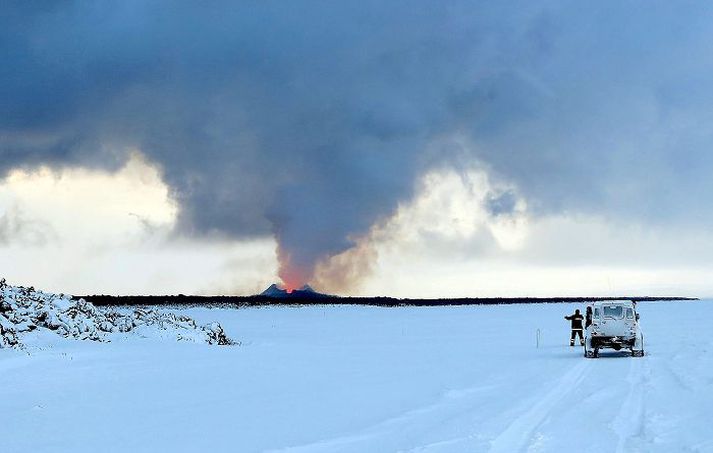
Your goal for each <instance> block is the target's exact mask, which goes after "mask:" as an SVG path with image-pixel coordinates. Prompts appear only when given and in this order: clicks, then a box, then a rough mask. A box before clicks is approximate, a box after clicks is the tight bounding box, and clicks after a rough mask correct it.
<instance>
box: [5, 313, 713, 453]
mask: <svg viewBox="0 0 713 453" xmlns="http://www.w3.org/2000/svg"><path fill="white" fill-rule="evenodd" d="M574 308H576V306H575V305H573V304H542V305H512V306H483V307H446V308H375V307H310V308H249V309H240V310H233V309H207V308H194V309H186V310H179V311H178V313H180V314H185V315H188V316H190V317H192V318H194V319H196V320H197V321H198V322H200V323H207V322H211V321H218V322H220V324H221V325H222V326H223V328H224V329H225V332H226V334H227V335H228V336H229V337H231V338H233V339H235V340H239V341H241V342H242V344H241V345H240V346H215V345H206V344H197V343H189V342H176V341H175V339H166V338H140V337H139V336H138V335H130V336H124V337H117V338H112V341H111V342H110V343H99V342H92V341H81V340H75V339H70V338H63V337H61V336H58V335H45V336H43V337H42V341H41V342H35V343H33V344H34V345H33V346H31V347H28V349H27V350H26V351H21V350H16V349H0V402H1V403H0V408H1V410H0V452H3V453H13V452H27V451H32V452H33V453H38V452H65V451H67V452H69V451H72V452H97V451H102V452H114V451H117V452H118V451H122V452H124V451H134V452H144V451H145V452H158V451H171V452H195V451H216V452H218V451H219V452H259V451H282V452H290V453H296V452H342V451H343V452H360V453H364V452H396V451H405V452H408V451H411V452H464V451H468V452H488V451H490V452H519V451H528V452H545V451H547V452H560V451H569V450H570V449H574V450H576V451H588V452H597V453H601V452H629V451H631V452H634V451H641V452H684V451H691V452H695V451H699V452H713V430H711V428H710V420H711V418H712V417H713V344H712V343H713V339H711V336H710V335H709V334H708V329H707V326H708V324H709V323H710V319H711V316H713V302H711V301H701V302H653V303H640V304H639V307H638V308H639V312H640V313H641V322H642V327H643V329H644V333H645V336H646V337H645V338H646V350H647V351H646V352H647V356H646V357H644V358H638V359H637V358H630V357H623V356H620V355H619V354H617V353H613V352H612V353H605V354H603V356H602V357H601V358H599V359H584V358H583V357H582V355H581V354H582V351H581V349H580V348H578V347H576V348H570V347H569V346H567V342H568V334H569V332H568V325H567V322H566V321H564V319H562V317H563V316H564V315H565V314H569V313H571V312H572V311H573V310H574ZM579 308H583V307H582V306H579ZM172 311H176V310H172ZM537 329H540V332H541V341H540V347H539V348H537V347H536V332H537Z"/></svg>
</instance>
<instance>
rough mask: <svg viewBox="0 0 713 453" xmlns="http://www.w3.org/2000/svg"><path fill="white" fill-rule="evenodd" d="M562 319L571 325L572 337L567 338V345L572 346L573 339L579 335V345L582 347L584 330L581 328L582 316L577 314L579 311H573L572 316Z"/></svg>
mask: <svg viewBox="0 0 713 453" xmlns="http://www.w3.org/2000/svg"><path fill="white" fill-rule="evenodd" d="M564 319H566V320H567V321H570V322H571V323H572V335H571V336H570V338H569V345H570V346H574V337H575V336H576V335H579V344H580V345H582V346H584V334H583V330H584V329H583V328H582V320H583V319H584V316H582V315H581V314H580V313H579V309H577V310H574V314H573V315H569V316H565V317H564Z"/></svg>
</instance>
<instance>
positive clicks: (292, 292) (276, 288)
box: [260, 283, 325, 298]
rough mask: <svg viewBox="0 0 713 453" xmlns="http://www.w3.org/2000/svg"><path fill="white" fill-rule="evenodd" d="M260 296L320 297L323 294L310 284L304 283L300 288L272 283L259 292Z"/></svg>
mask: <svg viewBox="0 0 713 453" xmlns="http://www.w3.org/2000/svg"><path fill="white" fill-rule="evenodd" d="M260 295H261V296H267V297H276V298H282V297H321V296H325V294H321V293H318V292H317V291H315V290H314V289H313V288H312V287H311V286H309V285H307V284H305V285H303V286H302V287H301V288H296V289H295V288H289V287H283V286H282V285H278V284H277V283H273V284H272V285H270V286H269V287H268V288H267V289H266V290H265V291H263V292H261V293H260Z"/></svg>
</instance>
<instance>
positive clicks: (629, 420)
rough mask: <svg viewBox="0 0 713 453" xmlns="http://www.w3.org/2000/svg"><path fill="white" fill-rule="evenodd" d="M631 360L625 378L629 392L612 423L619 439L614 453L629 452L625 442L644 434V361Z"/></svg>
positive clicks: (642, 359)
mask: <svg viewBox="0 0 713 453" xmlns="http://www.w3.org/2000/svg"><path fill="white" fill-rule="evenodd" d="M631 360H632V361H631V366H630V367H629V374H628V376H627V378H626V381H627V382H628V384H629V391H628V393H627V395H626V399H625V400H624V402H623V403H622V405H621V407H620V408H619V413H618V414H617V415H616V417H615V418H614V422H613V429H614V432H615V433H616V434H617V436H618V438H619V440H618V441H617V445H616V453H624V452H626V451H629V450H627V449H626V443H627V441H628V440H630V439H632V438H634V437H637V436H641V435H643V433H644V380H645V375H644V365H645V363H646V359H645V358H639V359H634V358H632V359H631Z"/></svg>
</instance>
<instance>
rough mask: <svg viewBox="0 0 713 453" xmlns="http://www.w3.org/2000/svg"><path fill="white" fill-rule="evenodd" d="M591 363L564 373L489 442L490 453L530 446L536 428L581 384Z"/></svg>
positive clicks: (510, 452)
mask: <svg viewBox="0 0 713 453" xmlns="http://www.w3.org/2000/svg"><path fill="white" fill-rule="evenodd" d="M591 363H592V362H591V361H589V360H583V361H582V362H580V363H579V364H577V366H575V367H574V368H572V369H571V370H569V371H568V372H567V373H565V375H564V376H562V377H561V378H560V380H559V381H558V382H557V384H556V385H555V386H554V387H553V388H552V389H551V390H550V391H548V392H547V393H545V395H544V396H543V397H542V398H540V399H539V400H538V401H537V402H535V404H533V405H532V406H531V407H530V409H529V410H528V411H527V412H525V413H524V414H522V415H521V416H519V417H517V418H516V419H515V420H514V421H513V422H512V423H510V424H509V425H508V427H507V428H506V429H505V430H504V431H503V432H502V433H500V435H499V436H498V437H496V438H495V439H493V440H492V441H491V443H490V450H489V451H490V453H512V452H515V451H522V450H524V449H525V448H526V447H527V446H528V445H529V444H530V441H531V439H532V437H533V435H534V433H535V431H536V430H537V428H538V427H539V426H540V425H541V424H542V422H543V421H544V420H545V418H546V417H547V416H548V415H549V413H550V412H551V411H552V409H553V408H554V407H555V406H556V405H557V403H559V402H560V401H562V400H563V399H564V398H565V397H566V396H567V395H569V394H570V393H571V392H572V391H574V389H575V388H577V386H578V385H579V384H580V383H581V382H582V380H583V379H584V377H585V376H586V374H587V370H588V369H589V367H590V366H591Z"/></svg>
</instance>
